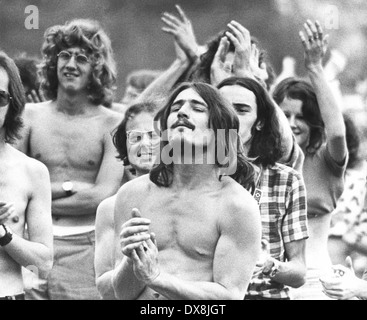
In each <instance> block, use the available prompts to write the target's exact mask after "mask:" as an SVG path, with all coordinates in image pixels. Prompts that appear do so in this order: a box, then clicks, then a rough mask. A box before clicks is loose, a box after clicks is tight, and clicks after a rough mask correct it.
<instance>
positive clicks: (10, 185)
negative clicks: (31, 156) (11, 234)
mask: <svg viewBox="0 0 367 320" xmlns="http://www.w3.org/2000/svg"><path fill="white" fill-rule="evenodd" d="M30 197H31V191H30V181H29V179H28V177H27V175H26V174H25V171H24V170H23V169H22V168H19V167H18V168H17V167H15V166H13V165H1V166H0V201H1V202H5V203H13V205H14V209H15V212H14V214H13V215H12V216H10V218H9V219H8V221H7V223H8V224H9V225H14V226H21V225H22V224H23V222H24V220H25V211H26V208H27V205H28V201H29V199H30ZM14 231H15V230H14Z"/></svg>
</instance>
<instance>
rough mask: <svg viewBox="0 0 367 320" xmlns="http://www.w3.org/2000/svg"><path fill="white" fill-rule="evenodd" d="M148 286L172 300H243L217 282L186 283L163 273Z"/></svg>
mask: <svg viewBox="0 0 367 320" xmlns="http://www.w3.org/2000/svg"><path fill="white" fill-rule="evenodd" d="M148 286H149V287H150V288H151V289H152V290H154V291H156V292H158V293H159V294H161V295H162V296H164V297H166V298H168V299H170V300H241V299H243V297H241V296H235V295H234V294H232V293H231V292H230V291H229V290H227V289H226V288H225V287H224V286H222V285H220V284H219V283H216V282H204V281H200V282H199V281H185V280H181V279H178V278H177V277H175V276H173V275H169V274H167V273H163V272H161V273H160V275H159V276H158V277H157V278H156V279H155V280H154V281H153V282H152V283H150V284H148Z"/></svg>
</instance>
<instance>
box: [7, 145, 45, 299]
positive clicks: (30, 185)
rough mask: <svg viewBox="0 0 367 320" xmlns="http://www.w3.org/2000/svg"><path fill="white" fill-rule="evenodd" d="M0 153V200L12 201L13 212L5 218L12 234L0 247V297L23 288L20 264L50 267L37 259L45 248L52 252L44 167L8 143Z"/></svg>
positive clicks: (18, 291)
mask: <svg viewBox="0 0 367 320" xmlns="http://www.w3.org/2000/svg"><path fill="white" fill-rule="evenodd" d="M0 153H1V157H0V177H1V180H0V201H1V202H2V203H12V204H13V205H14V212H13V213H12V214H11V215H10V216H9V217H8V218H7V220H6V221H5V224H6V225H7V226H8V227H10V229H11V230H12V232H13V233H14V238H13V240H12V241H11V243H9V244H8V245H7V246H6V247H4V248H1V247H0V284H1V285H0V297H1V296H9V295H16V294H19V293H21V292H23V278H22V272H21V267H22V266H23V267H29V268H31V269H32V270H35V267H38V268H39V270H40V271H41V269H43V268H44V269H47V268H49V267H50V264H49V263H45V265H44V266H40V265H37V261H38V262H39V258H40V256H41V255H43V253H46V254H47V251H46V250H47V248H48V249H49V250H50V251H49V255H50V254H51V253H52V229H51V214H50V208H51V196H50V182H49V176H48V172H47V169H46V168H45V167H44V165H42V164H41V163H39V162H38V161H35V160H34V159H30V158H28V157H27V156H26V155H24V154H23V153H21V152H19V151H17V150H16V149H14V148H13V147H11V146H10V145H5V147H4V148H1V152H0ZM26 225H27V233H28V235H27V238H28V239H27V240H25V239H24V237H25V236H24V234H25V228H26ZM28 240H29V241H28ZM30 241H32V243H31V242H30ZM43 245H44V246H43ZM27 251H28V252H27ZM51 258H52V256H50V263H51V261H52V259H51ZM32 265H34V266H32Z"/></svg>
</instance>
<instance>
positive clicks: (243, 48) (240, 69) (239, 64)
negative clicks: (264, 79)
mask: <svg viewBox="0 0 367 320" xmlns="http://www.w3.org/2000/svg"><path fill="white" fill-rule="evenodd" d="M228 28H229V30H230V31H227V32H226V36H227V37H228V39H229V40H230V41H231V42H232V44H233V45H234V48H235V55H234V60H233V74H234V75H235V76H237V77H251V78H253V77H254V76H253V73H252V71H251V67H250V60H251V50H252V46H251V36H250V32H249V31H248V30H247V29H246V28H245V27H243V26H242V25H241V24H240V23H238V22H237V21H234V20H232V21H231V22H230V23H228Z"/></svg>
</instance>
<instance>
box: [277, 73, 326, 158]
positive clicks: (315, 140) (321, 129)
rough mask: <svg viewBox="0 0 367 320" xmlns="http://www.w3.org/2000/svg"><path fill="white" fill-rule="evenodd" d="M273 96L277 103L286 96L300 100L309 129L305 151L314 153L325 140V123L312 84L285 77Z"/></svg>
mask: <svg viewBox="0 0 367 320" xmlns="http://www.w3.org/2000/svg"><path fill="white" fill-rule="evenodd" d="M273 98H274V100H275V102H276V103H277V104H278V105H280V104H281V103H282V102H283V101H284V99H286V98H288V99H294V100H301V101H302V114H303V117H304V119H305V121H306V123H307V125H308V126H309V127H310V130H311V131H310V142H309V144H308V146H307V148H306V151H307V152H308V153H310V154H315V153H316V152H317V150H318V149H319V148H320V147H321V146H322V144H323V143H324V142H325V125H324V122H323V120H322V117H321V112H320V107H319V104H318V102H317V97H316V94H315V91H314V89H313V87H312V85H311V84H310V83H308V82H307V81H306V80H303V79H297V78H294V77H291V78H287V79H284V80H283V81H281V82H280V83H279V84H278V85H277V86H276V88H275V89H274V92H273Z"/></svg>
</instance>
